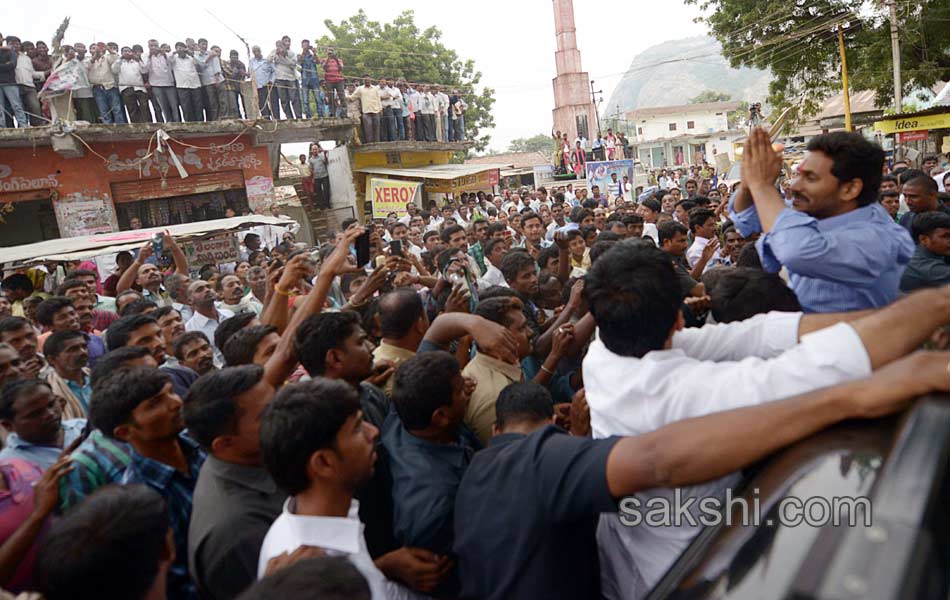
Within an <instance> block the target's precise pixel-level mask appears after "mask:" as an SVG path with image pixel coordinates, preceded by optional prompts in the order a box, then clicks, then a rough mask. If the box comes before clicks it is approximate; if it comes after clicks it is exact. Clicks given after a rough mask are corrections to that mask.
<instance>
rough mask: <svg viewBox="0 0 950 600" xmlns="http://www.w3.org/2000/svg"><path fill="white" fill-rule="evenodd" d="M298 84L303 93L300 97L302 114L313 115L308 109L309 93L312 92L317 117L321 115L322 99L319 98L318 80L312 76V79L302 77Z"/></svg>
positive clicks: (308, 116) (309, 116) (310, 116)
mask: <svg viewBox="0 0 950 600" xmlns="http://www.w3.org/2000/svg"><path fill="white" fill-rule="evenodd" d="M300 85H301V87H302V90H303V95H302V96H301V97H300V101H301V103H303V114H304V115H305V116H306V117H307V118H308V119H310V118H312V117H313V112H312V111H311V109H310V94H311V92H312V93H313V102H314V104H316V106H317V118H320V117H322V116H323V101H322V100H320V80H319V79H317V78H316V77H314V78H313V79H303V80H301V81H300Z"/></svg>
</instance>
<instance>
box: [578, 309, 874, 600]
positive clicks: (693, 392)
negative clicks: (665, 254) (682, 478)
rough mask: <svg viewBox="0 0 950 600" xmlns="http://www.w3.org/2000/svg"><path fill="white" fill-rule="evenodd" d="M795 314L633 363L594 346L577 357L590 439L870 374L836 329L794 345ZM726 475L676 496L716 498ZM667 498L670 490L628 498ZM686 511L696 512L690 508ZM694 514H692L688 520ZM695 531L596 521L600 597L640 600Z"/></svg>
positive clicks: (726, 327)
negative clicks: (588, 417) (587, 411)
mask: <svg viewBox="0 0 950 600" xmlns="http://www.w3.org/2000/svg"><path fill="white" fill-rule="evenodd" d="M800 320H801V313H778V312H773V313H769V314H768V315H757V316H755V317H753V318H751V319H748V320H746V321H741V322H738V323H728V324H719V325H706V326H704V327H701V328H691V329H684V330H682V331H679V332H677V333H676V334H675V335H674V336H673V348H672V349H670V350H656V351H653V352H649V353H647V354H646V355H645V356H644V357H643V358H634V357H624V356H619V355H617V354H614V353H613V352H611V351H610V350H608V349H607V347H606V346H605V345H604V343H603V342H602V341H601V340H600V339H597V340H595V341H594V342H592V343H591V345H590V349H589V350H588V352H587V356H586V357H585V358H584V363H583V369H584V371H583V373H584V385H585V390H586V393H587V403H588V404H589V405H590V420H591V429H592V431H593V436H594V437H595V438H604V437H607V436H611V435H641V434H644V433H648V432H651V431H654V430H656V429H659V428H661V427H663V426H665V425H668V424H670V423H675V422H677V421H680V420H682V419H688V418H691V417H699V416H703V415H708V414H710V413H714V412H719V411H723V410H730V409H734V408H738V407H742V406H751V405H757V404H762V403H765V402H769V401H772V400H778V399H781V398H787V397H791V396H795V395H797V394H802V393H806V392H810V391H813V390H816V389H819V388H822V387H827V386H831V385H836V384H839V383H842V382H845V381H850V380H854V379H858V378H862V377H867V376H869V375H870V374H871V361H870V358H869V357H868V354H867V351H866V350H865V349H864V345H863V344H862V343H861V338H860V337H859V336H858V334H857V332H855V330H854V329H853V328H852V327H851V326H850V325H848V324H845V323H841V324H838V325H834V326H832V327H829V328H827V329H823V330H821V331H818V332H815V333H811V334H808V335H806V336H804V337H803V338H802V340H801V343H798V342H797V337H798V327H799V322H800ZM735 482H736V477H735V476H734V475H730V476H727V477H725V478H722V479H719V480H717V481H714V482H710V483H706V484H702V485H697V486H690V487H687V488H683V489H682V496H683V497H684V498H685V497H688V496H693V495H695V496H696V497H697V498H702V497H706V496H716V495H720V494H721V493H722V492H723V491H724V490H725V488H726V487H729V486H731V485H734V484H735ZM637 497H638V498H639V499H640V501H641V502H643V503H644V505H646V502H647V501H648V500H649V498H652V497H665V498H667V499H671V498H672V497H673V490H671V489H656V490H651V491H649V492H645V493H640V494H637ZM693 508H694V509H695V508H696V505H695V504H694V505H693ZM697 514H698V513H697ZM698 532H699V529H697V528H692V527H689V526H688V525H684V526H683V527H664V528H656V527H649V526H646V525H643V524H641V525H639V526H637V527H625V526H623V525H622V524H621V523H620V520H619V519H618V518H617V515H616V514H604V515H601V519H600V526H599V527H598V532H597V538H598V545H599V546H600V548H601V552H600V556H601V563H602V570H601V572H602V577H601V585H602V589H603V593H604V595H605V596H606V597H607V598H621V597H622V598H642V597H643V596H644V595H646V593H647V592H648V591H649V590H650V589H651V588H652V587H653V586H654V585H655V584H656V583H657V581H659V579H660V578H661V577H662V576H663V574H664V573H665V572H666V570H667V569H668V568H669V567H670V565H672V564H673V562H674V561H675V560H676V559H677V558H678V557H679V555H680V554H681V553H682V551H683V550H684V549H685V548H686V546H687V545H688V544H689V543H690V542H691V541H692V539H693V537H694V536H695V535H696V534H697V533H698Z"/></svg>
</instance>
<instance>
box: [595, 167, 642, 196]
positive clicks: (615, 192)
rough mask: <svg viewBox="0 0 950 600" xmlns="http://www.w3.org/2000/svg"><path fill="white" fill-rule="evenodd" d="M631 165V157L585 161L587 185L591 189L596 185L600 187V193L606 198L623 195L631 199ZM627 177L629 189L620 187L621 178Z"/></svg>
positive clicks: (632, 181) (621, 183)
mask: <svg viewBox="0 0 950 600" xmlns="http://www.w3.org/2000/svg"><path fill="white" fill-rule="evenodd" d="M633 165H634V161H633V159H632V158H630V159H624V160H603V161H592V162H588V163H587V186H588V188H589V189H593V187H594V186H595V185H596V186H598V187H599V188H600V193H601V194H602V195H604V196H606V197H608V198H615V197H617V196H621V195H622V196H624V199H625V200H632V199H633V197H632V194H631V193H632V191H633V183H634V180H633ZM624 176H626V177H627V182H628V183H629V184H630V187H631V189H630V190H624V189H623V188H622V185H623V178H624Z"/></svg>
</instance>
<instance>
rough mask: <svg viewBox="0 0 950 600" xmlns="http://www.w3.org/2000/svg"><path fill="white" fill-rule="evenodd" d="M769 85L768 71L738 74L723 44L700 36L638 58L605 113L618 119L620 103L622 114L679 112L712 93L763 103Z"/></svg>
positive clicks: (659, 47) (648, 51)
mask: <svg viewBox="0 0 950 600" xmlns="http://www.w3.org/2000/svg"><path fill="white" fill-rule="evenodd" d="M657 63H661V64H657ZM768 83H769V73H768V71H759V70H756V69H746V68H743V69H733V68H732V67H730V66H729V63H728V62H727V61H726V59H725V58H723V56H722V54H720V46H719V42H717V41H716V40H715V39H713V38H711V37H707V36H697V37H691V38H685V39H681V40H672V41H668V42H663V43H662V44H658V45H656V46H652V47H650V48H648V49H646V50H644V51H643V52H641V53H640V54H638V55H637V56H636V57H635V58H634V59H633V62H632V63H630V67H629V69H628V70H627V73H626V74H625V75H624V76H623V79H621V80H620V83H619V84H617V87H616V88H615V89H614V91H613V93H612V94H611V95H610V99H609V101H608V102H607V104H606V105H604V106H602V107H601V109H602V112H603V113H604V114H605V115H612V114H614V113H615V112H616V111H617V104H618V103H619V104H620V110H621V112H626V111H629V110H633V109H634V108H646V107H652V106H676V105H679V104H687V103H688V102H689V99H690V98H693V97H695V96H697V95H698V94H700V93H701V92H704V91H707V90H708V91H715V92H725V93H727V94H730V95H731V96H732V99H733V100H737V101H742V100H746V101H762V100H763V99H764V98H765V96H766V95H767V93H768Z"/></svg>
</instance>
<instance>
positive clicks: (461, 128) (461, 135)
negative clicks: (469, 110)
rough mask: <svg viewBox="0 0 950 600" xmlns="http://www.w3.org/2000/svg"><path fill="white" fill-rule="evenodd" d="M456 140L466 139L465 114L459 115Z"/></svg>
mask: <svg viewBox="0 0 950 600" xmlns="http://www.w3.org/2000/svg"><path fill="white" fill-rule="evenodd" d="M455 141H456V142H464V141H465V116H464V115H459V118H458V121H456V122H455Z"/></svg>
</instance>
